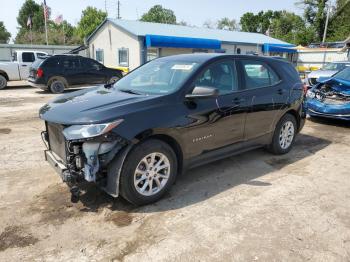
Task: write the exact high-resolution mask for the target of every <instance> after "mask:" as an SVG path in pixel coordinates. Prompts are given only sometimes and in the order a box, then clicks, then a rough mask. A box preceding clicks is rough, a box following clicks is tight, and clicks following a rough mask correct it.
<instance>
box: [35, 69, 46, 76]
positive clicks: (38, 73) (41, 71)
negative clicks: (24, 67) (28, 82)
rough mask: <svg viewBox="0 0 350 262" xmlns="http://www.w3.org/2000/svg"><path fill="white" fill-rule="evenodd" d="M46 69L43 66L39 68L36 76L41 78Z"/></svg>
mask: <svg viewBox="0 0 350 262" xmlns="http://www.w3.org/2000/svg"><path fill="white" fill-rule="evenodd" d="M43 75H44V71H43V70H42V69H41V68H38V71H36V77H37V78H40V77H43Z"/></svg>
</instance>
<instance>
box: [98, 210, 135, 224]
mask: <svg viewBox="0 0 350 262" xmlns="http://www.w3.org/2000/svg"><path fill="white" fill-rule="evenodd" d="M105 220H106V221H107V222H113V223H114V224H115V225H117V226H118V227H126V226H128V225H130V224H131V223H132V220H133V218H132V216H131V215H130V214H129V213H127V212H125V211H119V212H113V213H111V214H109V215H108V216H107V217H106V219H105Z"/></svg>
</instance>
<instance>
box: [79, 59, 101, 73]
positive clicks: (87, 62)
mask: <svg viewBox="0 0 350 262" xmlns="http://www.w3.org/2000/svg"><path fill="white" fill-rule="evenodd" d="M83 64H84V67H85V68H86V69H90V70H91V69H92V70H100V69H101V67H102V65H101V64H99V63H97V62H96V61H94V60H92V59H89V58H83Z"/></svg>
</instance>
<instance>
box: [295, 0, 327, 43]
mask: <svg viewBox="0 0 350 262" xmlns="http://www.w3.org/2000/svg"><path fill="white" fill-rule="evenodd" d="M328 1H329V0H302V1H300V2H298V3H297V4H298V5H301V6H302V7H303V8H304V18H305V20H306V22H308V24H309V25H310V26H311V27H313V28H314V30H315V37H316V38H315V40H316V41H322V38H323V32H324V27H325V23H326V17H327V8H326V4H327V2H328Z"/></svg>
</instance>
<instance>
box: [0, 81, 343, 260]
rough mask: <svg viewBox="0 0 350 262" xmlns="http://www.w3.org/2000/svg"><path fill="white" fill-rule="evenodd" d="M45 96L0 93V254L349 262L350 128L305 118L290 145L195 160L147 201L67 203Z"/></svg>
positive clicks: (89, 196)
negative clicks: (51, 161) (47, 131)
mask: <svg viewBox="0 0 350 262" xmlns="http://www.w3.org/2000/svg"><path fill="white" fill-rule="evenodd" d="M53 97H54V95H52V94H49V93H45V92H42V91H40V90H39V89H35V88H30V87H23V86H22V87H20V86H12V87H9V88H7V89H5V90H1V91H0V110H1V113H0V152H1V153H0V167H1V168H0V261H33V260H37V261H68V260H70V261H306V260H307V261H327V262H328V261H350V129H349V127H350V125H347V124H345V123H342V122H336V121H315V120H313V121H311V120H308V121H307V123H306V125H305V128H304V129H303V131H302V133H301V134H300V135H299V137H298V138H297V141H296V144H295V147H294V149H293V150H292V151H291V152H290V153H289V154H287V155H284V156H274V155H271V154H269V153H267V152H265V151H264V150H255V151H252V152H248V153H245V154H242V155H239V156H235V157H231V158H228V159H225V160H221V161H218V162H215V163H212V164H208V165H206V166H203V167H200V168H196V169H193V170H191V171H189V172H188V173H187V174H186V175H184V176H182V177H180V178H179V179H178V180H177V182H176V184H175V186H174V187H173V189H172V190H171V192H170V193H169V194H168V195H167V196H166V197H165V199H163V200H162V201H160V202H158V203H156V204H153V205H149V206H145V207H142V208H135V207H133V206H131V205H129V204H128V203H126V202H125V201H123V200H122V199H116V200H114V199H113V198H111V197H109V196H107V195H106V194H104V193H103V192H101V191H100V190H99V189H97V188H96V187H94V186H91V187H90V188H89V191H88V193H85V194H84V195H83V196H82V198H81V202H79V203H77V204H72V203H71V202H70V194H69V190H68V189H67V187H66V186H65V185H64V184H63V183H61V181H60V179H59V177H58V176H57V175H56V174H55V172H54V171H53V169H52V168H51V167H50V166H49V165H48V164H47V163H46V162H45V161H44V157H43V152H42V151H43V150H44V146H43V144H42V142H41V139H40V131H41V130H42V129H43V122H42V121H40V120H39V119H38V109H39V108H40V107H41V106H42V105H43V104H44V103H45V102H47V101H48V100H49V99H50V98H53Z"/></svg>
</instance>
